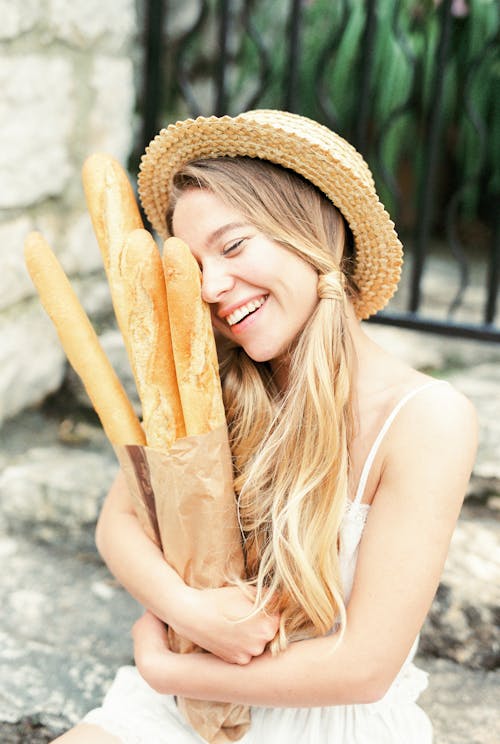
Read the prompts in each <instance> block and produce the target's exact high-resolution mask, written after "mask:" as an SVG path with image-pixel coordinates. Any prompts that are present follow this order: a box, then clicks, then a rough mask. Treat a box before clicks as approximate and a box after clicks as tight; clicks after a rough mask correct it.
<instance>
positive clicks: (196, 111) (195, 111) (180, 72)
mask: <svg viewBox="0 0 500 744" xmlns="http://www.w3.org/2000/svg"><path fill="white" fill-rule="evenodd" d="M198 7H199V12H198V16H197V18H196V19H195V22H194V23H193V25H192V26H191V28H190V29H188V30H187V31H186V33H185V34H184V36H183V37H182V38H181V39H180V41H179V54H178V57H177V84H178V86H179V88H180V90H181V92H182V95H183V96H184V99H185V101H186V103H187V105H188V108H189V112H190V114H191V116H193V117H196V116H200V115H201V113H202V112H201V109H200V107H199V106H198V101H197V100H196V98H195V97H194V95H193V93H192V90H191V85H190V84H189V74H188V71H187V70H186V68H185V67H184V66H183V62H184V57H185V54H186V50H187V48H188V42H189V41H190V39H191V38H192V37H193V36H195V35H196V33H197V32H198V30H199V29H200V28H201V27H202V26H203V23H204V22H205V19H206V17H207V13H208V6H207V3H206V0H200V2H199V6H198Z"/></svg>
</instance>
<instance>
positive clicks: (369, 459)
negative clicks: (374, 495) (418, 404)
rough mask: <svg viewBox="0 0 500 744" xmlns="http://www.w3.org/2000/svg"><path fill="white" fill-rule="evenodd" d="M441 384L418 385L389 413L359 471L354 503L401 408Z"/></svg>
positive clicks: (359, 496)
mask: <svg viewBox="0 0 500 744" xmlns="http://www.w3.org/2000/svg"><path fill="white" fill-rule="evenodd" d="M443 383H446V380H432V382H426V383H425V384H424V385H420V387H418V388H415V389H414V390H410V392H409V393H406V395H404V396H403V397H402V398H401V400H400V401H399V402H398V403H396V405H395V406H394V408H393V409H392V411H391V413H390V414H389V415H388V417H387V418H386V420H385V421H384V423H383V425H382V428H381V429H380V431H379V433H378V435H377V438H376V439H375V441H374V442H373V444H372V447H371V449H370V451H369V453H368V456H367V458H366V460H365V464H364V465H363V470H362V471H361V477H360V479H359V483H358V488H357V491H356V496H355V497H354V503H355V504H357V503H359V502H360V501H361V499H362V498H363V494H364V492H365V488H366V482H367V480H368V476H369V475H370V470H371V468H372V465H373V461H374V460H375V457H376V455H377V452H378V449H379V447H380V445H381V443H382V440H383V438H384V437H385V435H386V434H387V432H388V430H389V428H390V426H391V424H392V422H393V421H394V419H395V418H396V416H397V415H398V413H399V412H400V410H401V409H402V408H403V406H404V405H406V403H408V401H409V400H411V399H412V398H413V396H414V395H417V393H420V392H422V390H427V388H430V387H434V385H441V384H443Z"/></svg>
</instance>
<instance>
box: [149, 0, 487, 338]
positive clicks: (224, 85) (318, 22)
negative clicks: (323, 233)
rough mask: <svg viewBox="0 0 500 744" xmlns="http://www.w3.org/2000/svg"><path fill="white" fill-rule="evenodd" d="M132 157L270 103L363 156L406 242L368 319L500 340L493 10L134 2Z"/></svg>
mask: <svg viewBox="0 0 500 744" xmlns="http://www.w3.org/2000/svg"><path fill="white" fill-rule="evenodd" d="M144 11H145V12H144V47H145V56H144V59H145V71H144V80H143V100H142V101H141V104H140V107H141V109H140V110H141V116H142V121H143V128H142V132H141V141H140V142H139V143H138V153H139V152H140V151H142V150H143V149H144V147H145V144H146V143H147V142H149V140H150V139H151V138H152V137H153V136H154V134H155V133H156V132H157V131H158V130H159V129H160V128H161V126H165V125H166V124H168V123H169V122H170V121H174V120H176V119H178V118H185V117H187V116H193V117H194V116H197V115H200V114H203V115H210V114H217V115H222V114H225V113H229V114H236V113H238V112H240V111H243V110H247V109H250V108H283V109H286V110H289V111H294V112H297V113H301V114H304V115H307V116H311V117H312V118H315V119H317V120H319V121H321V122H322V123H325V124H326V125H327V126H329V127H331V128H332V129H334V130H335V131H337V132H339V133H340V134H341V135H342V136H344V137H346V139H348V140H349V141H351V142H352V143H353V144H354V145H355V146H356V147H357V148H358V149H359V150H360V151H361V152H362V153H363V154H364V156H365V158H366V159H367V160H368V162H369V164H370V166H371V168H372V171H373V173H374V177H375V181H376V183H377V189H378V191H379V194H380V195H381V198H382V201H383V202H384V203H385V204H386V206H387V208H388V209H389V211H390V213H391V215H392V217H393V219H394V221H395V223H396V227H397V229H398V232H399V233H400V235H401V237H402V239H403V243H404V245H405V255H406V258H405V268H404V270H403V281H402V289H401V290H400V291H399V292H398V294H397V296H396V298H395V299H394V300H393V301H392V302H391V303H390V305H389V307H388V308H387V310H386V311H384V312H382V313H379V314H378V315H377V316H376V318H375V319H374V320H376V321H377V322H382V323H390V324H396V325H400V326H407V327H415V328H421V329H424V330H430V331H435V332H441V333H446V334H454V335H459V336H469V337H474V338H482V339H485V340H494V341H499V340H500V327H499V326H498V324H497V323H496V316H497V303H498V294H499V274H500V41H499V39H500V35H499V29H500V6H499V4H498V3H497V2H496V1H495V0H492V1H491V2H488V0H377V1H376V0H280V1H278V0H277V1H276V2H272V3H271V2H267V1H266V0H147V1H146V0H145V2H144Z"/></svg>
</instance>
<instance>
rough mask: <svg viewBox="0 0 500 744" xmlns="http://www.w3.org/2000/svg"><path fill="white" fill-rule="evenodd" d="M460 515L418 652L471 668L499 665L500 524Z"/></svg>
mask: <svg viewBox="0 0 500 744" xmlns="http://www.w3.org/2000/svg"><path fill="white" fill-rule="evenodd" d="M464 511H465V513H467V511H469V516H465V515H462V516H461V518H460V520H459V522H458V525H457V527H456V530H455V532H454V535H453V538H452V542H451V546H450V552H449V555H448V559H447V561H446V566H445V570H444V573H443V576H442V579H441V582H440V586H439V589H438V592H437V594H436V597H435V599H434V602H433V605H432V608H431V611H430V612H429V615H428V617H427V620H426V622H425V625H424V628H423V630H422V636H421V642H420V649H421V652H422V653H425V654H428V655H431V656H441V657H445V658H448V659H451V660H453V661H456V662H458V663H460V664H465V665H466V666H468V667H472V668H475V669H496V668H499V667H500V629H499V628H500V623H499V621H500V520H499V519H498V518H494V517H492V516H489V515H488V512H487V511H486V510H480V512H479V513H473V514H471V513H470V512H471V510H470V509H467V508H466V509H465V510H464Z"/></svg>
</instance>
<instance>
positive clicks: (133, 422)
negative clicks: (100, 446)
mask: <svg viewBox="0 0 500 744" xmlns="http://www.w3.org/2000/svg"><path fill="white" fill-rule="evenodd" d="M24 255H25V260H26V266H27V268H28V271H29V273H30V275H31V278H32V280H33V283H34V285H35V287H36V289H37V291H38V294H39V295H40V299H41V302H42V305H43V306H44V308H45V310H46V311H47V313H48V315H49V317H50V318H51V320H52V322H53V323H54V325H55V327H56V330H57V333H58V335H59V338H60V339H61V343H62V346H63V348H64V351H65V352H66V356H67V357H68V359H69V361H70V363H71V365H72V367H73V368H74V370H75V371H76V373H77V374H78V375H79V376H80V378H81V380H82V382H83V384H84V386H85V389H86V391H87V393H88V395H89V398H90V400H91V401H92V404H93V406H94V408H95V410H96V413H97V415H98V416H99V418H100V420H101V423H102V425H103V428H104V431H105V432H106V435H107V436H108V438H109V440H110V441H111V442H113V443H114V444H145V436H144V432H143V430H142V428H141V425H140V423H139V420H138V419H137V416H136V415H135V413H134V409H133V408H132V405H131V403H130V401H129V400H128V398H127V395H126V393H125V391H124V389H123V387H122V385H121V383H120V381H119V379H118V377H117V375H116V373H115V371H114V369H113V368H112V367H111V364H110V363H109V361H108V359H107V357H106V355H105V353H104V351H103V349H102V347H101V345H100V343H99V340H98V338H97V335H96V333H95V331H94V329H93V328H92V325H91V323H90V321H89V319H88V317H87V315H86V314H85V311H84V309H83V307H82V306H81V304H80V302H79V300H78V298H77V296H76V294H75V292H74V290H73V288H72V287H71V284H70V283H69V280H68V278H67V276H66V274H65V273H64V271H63V269H62V267H61V265H60V263H59V261H58V260H57V258H56V257H55V255H54V253H53V252H52V251H51V249H50V247H49V246H48V244H47V243H46V241H45V240H44V238H43V237H42V235H41V234H40V233H37V232H32V233H30V234H29V235H28V236H27V238H26V241H25V247H24Z"/></svg>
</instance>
